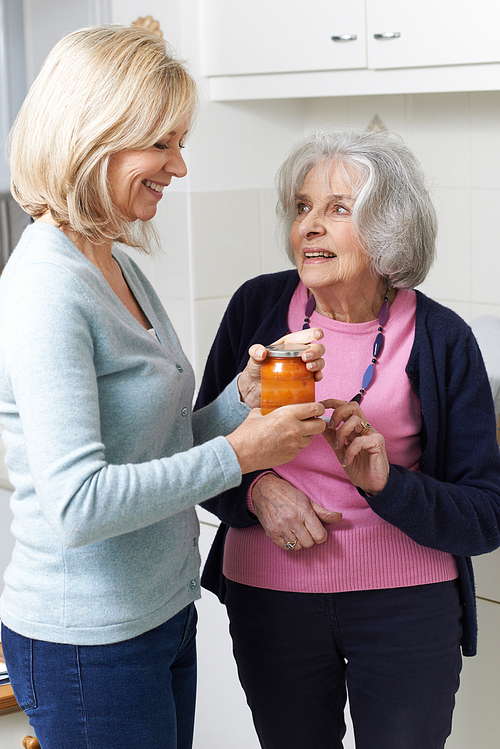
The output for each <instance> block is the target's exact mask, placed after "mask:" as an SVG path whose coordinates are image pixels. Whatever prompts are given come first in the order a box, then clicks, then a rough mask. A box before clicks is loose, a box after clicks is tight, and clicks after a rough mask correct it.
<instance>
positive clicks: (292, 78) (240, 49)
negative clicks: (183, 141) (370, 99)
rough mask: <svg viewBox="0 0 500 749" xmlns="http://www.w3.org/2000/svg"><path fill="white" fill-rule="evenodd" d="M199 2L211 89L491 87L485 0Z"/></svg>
mask: <svg viewBox="0 0 500 749" xmlns="http://www.w3.org/2000/svg"><path fill="white" fill-rule="evenodd" d="M200 10H201V18H200V21H201V23H200V43H201V62H202V73H203V75H205V76H207V77H208V78H209V79H210V93H211V98H213V99H242V98H280V97H303V96H334V95H349V94H353V95H357V94H367V93H407V92H408V93H410V92H411V93H414V92H419V91H447V90H451V91H457V90H480V89H486V90H491V89H500V44H499V42H498V36H499V30H500V4H497V3H491V0H476V2H475V3H474V4H473V6H471V5H470V2H469V3H466V2H465V0H418V1H417V2H415V0H349V2H348V3H345V2H342V3H341V2H339V0H307V2H306V1H305V0H252V2H251V3H249V2H248V0H200ZM402 72H403V73H404V75H402ZM404 81H406V83H405V82H404ZM332 87H333V88H332ZM405 88H406V89H407V90H405Z"/></svg>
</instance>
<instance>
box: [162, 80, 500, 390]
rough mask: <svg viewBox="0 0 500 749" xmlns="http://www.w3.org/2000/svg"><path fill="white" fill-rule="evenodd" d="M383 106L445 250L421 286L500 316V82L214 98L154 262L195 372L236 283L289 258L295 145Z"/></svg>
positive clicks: (449, 301) (171, 202) (460, 307)
mask: <svg viewBox="0 0 500 749" xmlns="http://www.w3.org/2000/svg"><path fill="white" fill-rule="evenodd" d="M202 83H203V82H202ZM375 114H378V116H379V117H380V118H381V119H382V121H383V122H384V123H385V125H386V126H387V127H388V128H389V129H391V130H394V131H396V132H398V133H399V134H400V135H401V136H402V137H403V138H404V140H405V142H407V143H408V145H409V146H410V147H411V148H412V149H413V150H414V151H415V153H416V155H417V157H418V159H419V160H420V162H421V163H422V165H423V168H424V171H425V172H426V174H427V176H428V178H429V182H430V185H431V190H432V193H433V196H434V200H435V204H436V208H437V211H438V216H439V226H440V228H439V237H438V257H437V260H436V263H435V264H434V266H433V268H432V269H431V272H430V274H429V276H428V278H427V279H426V281H425V282H424V283H423V284H422V286H421V289H422V290H423V291H424V292H425V293H427V294H429V295H430V296H432V297H433V298H435V299H437V300H438V301H441V302H442V303H444V304H446V305H448V306H449V307H451V308H452V309H454V310H455V311H456V312H458V313H459V314H460V315H461V316H462V317H463V318H464V319H465V320H467V321H470V320H471V319H472V318H473V317H476V316H478V315H481V314H496V315H500V293H499V289H498V285H499V283H498V282H499V279H500V252H499V250H498V237H499V236H500V210H499V206H500V170H499V169H498V168H497V166H498V164H500V127H499V125H500V92H489V93H470V94H469V93H453V94H419V95H407V96H399V95H398V96H377V97H370V96H366V97H341V98H333V97H332V98H326V99H310V100H304V101H302V102H299V101H291V102H290V101H283V102H272V101H271V102H243V103H236V104H218V103H213V102H205V105H204V108H203V110H202V114H201V117H200V120H199V122H198V124H197V127H196V129H195V131H194V133H193V135H192V137H191V140H190V141H189V154H188V157H189V158H188V167H189V173H190V176H189V180H190V182H189V185H188V192H187V193H183V194H179V195H176V194H175V193H173V192H169V194H168V196H167V195H166V200H165V205H164V206H163V207H162V213H161V214H160V218H159V220H160V225H161V229H162V232H163V234H164V238H165V245H166V248H167V255H166V257H165V258H164V259H163V260H162V261H161V270H160V271H157V270H156V263H155V269H154V276H155V279H156V280H155V285H156V286H157V288H158V291H159V292H160V295H161V296H162V299H163V301H164V302H165V304H166V306H167V309H168V311H169V313H171V315H172V319H173V320H174V322H177V321H178V322H179V323H180V327H179V328H178V329H179V333H180V335H181V338H182V340H183V343H184V345H185V347H186V351H187V352H188V354H189V355H190V356H191V359H192V360H193V361H194V364H195V369H196V373H197V379H198V381H199V378H200V377H201V375H202V371H203V365H204V361H205V359H206V355H207V352H208V350H209V347H210V344H211V341H212V339H213V336H214V335H215V333H216V330H217V326H218V323H219V321H220V318H221V316H222V314H223V311H224V309H225V307H226V304H227V302H228V300H229V298H230V296H231V295H232V293H233V292H234V291H235V290H236V288H237V287H238V286H239V285H240V284H241V283H243V282H244V281H245V280H246V279H247V278H251V277H252V276H255V275H257V274H259V273H266V272H272V271H276V270H281V269H284V268H287V267H290V265H289V261H288V259H287V258H286V256H285V254H284V252H283V251H282V250H281V248H280V247H278V244H277V239H276V225H275V215H274V205H275V193H274V189H273V179H274V174H275V172H276V170H277V168H278V166H279V164H280V163H281V162H282V161H283V159H284V157H285V155H286V153H287V151H288V149H289V148H290V146H291V144H292V143H293V142H294V141H295V140H296V139H297V138H298V137H300V136H301V135H302V134H303V133H305V132H309V131H310V130H313V129H316V128H327V127H345V126H351V125H354V126H360V127H366V126H367V125H368V123H369V122H370V120H371V119H372V117H373V116H374V115H375ZM173 186H174V185H172V187H173ZM193 186H195V189H194V188H193ZM189 189H191V192H189ZM183 201H184V203H183ZM179 299H182V300H183V302H184V304H185V308H183V307H182V304H180V302H179ZM179 305H180V306H179ZM181 309H182V314H179V312H180V310H181ZM186 314H187V315H188V317H187V318H186V317H185V315H186Z"/></svg>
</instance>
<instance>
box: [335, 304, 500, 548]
mask: <svg viewBox="0 0 500 749" xmlns="http://www.w3.org/2000/svg"><path fill="white" fill-rule="evenodd" d="M419 319H420V321H422V317H421V318H419ZM423 321H424V322H423V323H422V324H420V325H418V326H417V332H416V344H415V347H414V349H415V352H416V354H415V355H413V356H412V358H411V360H410V363H409V366H408V367H407V370H408V373H409V375H410V376H411V377H412V378H413V381H414V384H415V390H416V393H417V395H418V397H419V399H420V402H421V406H422V419H423V435H422V439H423V453H422V458H421V465H420V471H410V470H408V469H407V468H404V467H402V466H399V465H394V464H392V465H390V466H389V463H388V462H387V463H386V458H384V456H385V450H384V448H383V437H382V436H381V435H377V433H376V432H375V430H373V429H370V430H368V432H367V434H365V435H361V434H360V433H359V432H360V431H361V429H360V426H359V424H360V421H361V418H360V416H359V414H362V411H361V410H360V409H359V407H358V408H357V409H356V408H354V407H352V406H350V405H349V404H343V405H342V404H341V405H339V406H338V417H337V419H335V417H334V419H333V423H332V426H333V427H337V426H338V424H339V422H342V426H341V427H340V429H339V430H338V431H339V434H340V438H339V440H338V441H339V442H340V443H341V444H340V445H339V446H338V447H337V448H335V451H336V453H337V457H338V458H339V459H340V461H341V463H342V464H343V463H344V462H346V465H345V468H344V470H345V471H346V473H347V475H348V476H349V478H350V479H351V481H353V483H354V484H355V485H356V486H358V487H359V489H360V491H361V493H362V494H363V496H364V497H365V498H366V501H367V502H368V503H369V505H370V506H371V508H372V509H373V510H374V511H375V512H376V513H377V514H378V515H380V517H382V518H384V520H386V521H387V522H389V523H391V524H392V525H394V526H396V527H397V528H399V529H400V530H402V531H403V532H404V533H406V534H407V535H408V536H410V538H412V539H413V540H414V541H416V542H417V543H420V544H422V545H423V546H428V547H431V548H434V549H439V550H441V551H445V552H448V553H451V554H456V555H458V556H474V555H477V554H484V553H487V552H489V551H492V550H493V549H495V548H497V547H498V546H500V452H499V450H498V445H497V442H496V435H495V418H494V409H493V402H492V397H491V391H490V387H489V383H488V377H487V374H486V371H485V368H484V364H483V361H482V357H481V354H480V352H479V349H478V346H477V343H476V341H475V339H474V337H473V335H472V333H471V331H470V329H469V328H468V326H466V325H465V323H464V322H463V321H462V320H460V319H459V318H458V317H457V316H454V314H453V313H452V312H451V311H449V310H445V309H444V308H435V309H432V308H431V311H430V313H429V314H427V316H425V315H424V316H423ZM336 403H339V404H340V402H336ZM327 407H328V404H327ZM349 412H353V415H352V416H349ZM343 417H346V421H345V422H344V421H343ZM395 417H396V418H397V414H395ZM346 425H347V426H346ZM355 432H357V433H356V434H355ZM344 438H346V441H347V443H349V442H350V444H349V446H346V445H345V444H344ZM328 439H329V441H330V444H332V441H333V439H334V438H333V437H332V432H331V431H330V432H329V435H328ZM365 447H366V450H365V449H364V448H365ZM377 451H378V452H377ZM354 453H355V454H354ZM377 482H379V483H377Z"/></svg>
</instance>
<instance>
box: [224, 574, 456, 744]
mask: <svg viewBox="0 0 500 749" xmlns="http://www.w3.org/2000/svg"><path fill="white" fill-rule="evenodd" d="M226 582H227V592H226V606H227V609H228V614H229V620H230V631H231V636H232V638H233V648H234V654H235V657H236V662H237V665H238V673H239V677H240V681H241V683H242V685H243V688H244V690H245V692H246V695H247V701H248V704H249V705H250V707H251V709H252V713H253V719H254V723H255V727H256V729H257V733H258V735H259V739H260V742H261V745H262V747H263V748H264V749H285V747H286V749H304V747H307V749H341V747H342V738H343V736H344V734H345V730H346V729H345V722H344V707H345V704H346V693H347V691H348V693H349V707H350V711H351V718H352V721H353V726H354V732H355V738H356V748H357V749H442V747H443V746H444V743H445V741H446V738H447V736H448V735H449V733H450V731H451V717H452V712H453V707H454V703H455V693H456V691H457V689H458V685H459V674H460V668H461V662H462V661H461V655H460V638H461V624H460V618H461V615H462V607H461V605H460V602H459V596H458V586H457V581H455V580H452V581H451V582H444V583H434V584H430V585H417V586H413V587H408V588H395V589H391V590H367V591H353V592H347V593H327V594H322V593H287V592H281V591H273V590H265V589H261V588H253V587H249V586H246V585H241V584H239V583H235V582H231V581H230V580H227V581H226Z"/></svg>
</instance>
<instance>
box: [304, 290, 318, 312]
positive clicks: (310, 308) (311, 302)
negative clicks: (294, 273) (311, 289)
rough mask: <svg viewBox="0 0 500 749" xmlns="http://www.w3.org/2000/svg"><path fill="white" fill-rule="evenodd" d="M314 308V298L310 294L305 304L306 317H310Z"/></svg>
mask: <svg viewBox="0 0 500 749" xmlns="http://www.w3.org/2000/svg"><path fill="white" fill-rule="evenodd" d="M315 307H316V299H315V298H314V294H311V296H310V297H309V299H308V300H307V304H306V317H311V315H312V313H313V311H314V308H315Z"/></svg>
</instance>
